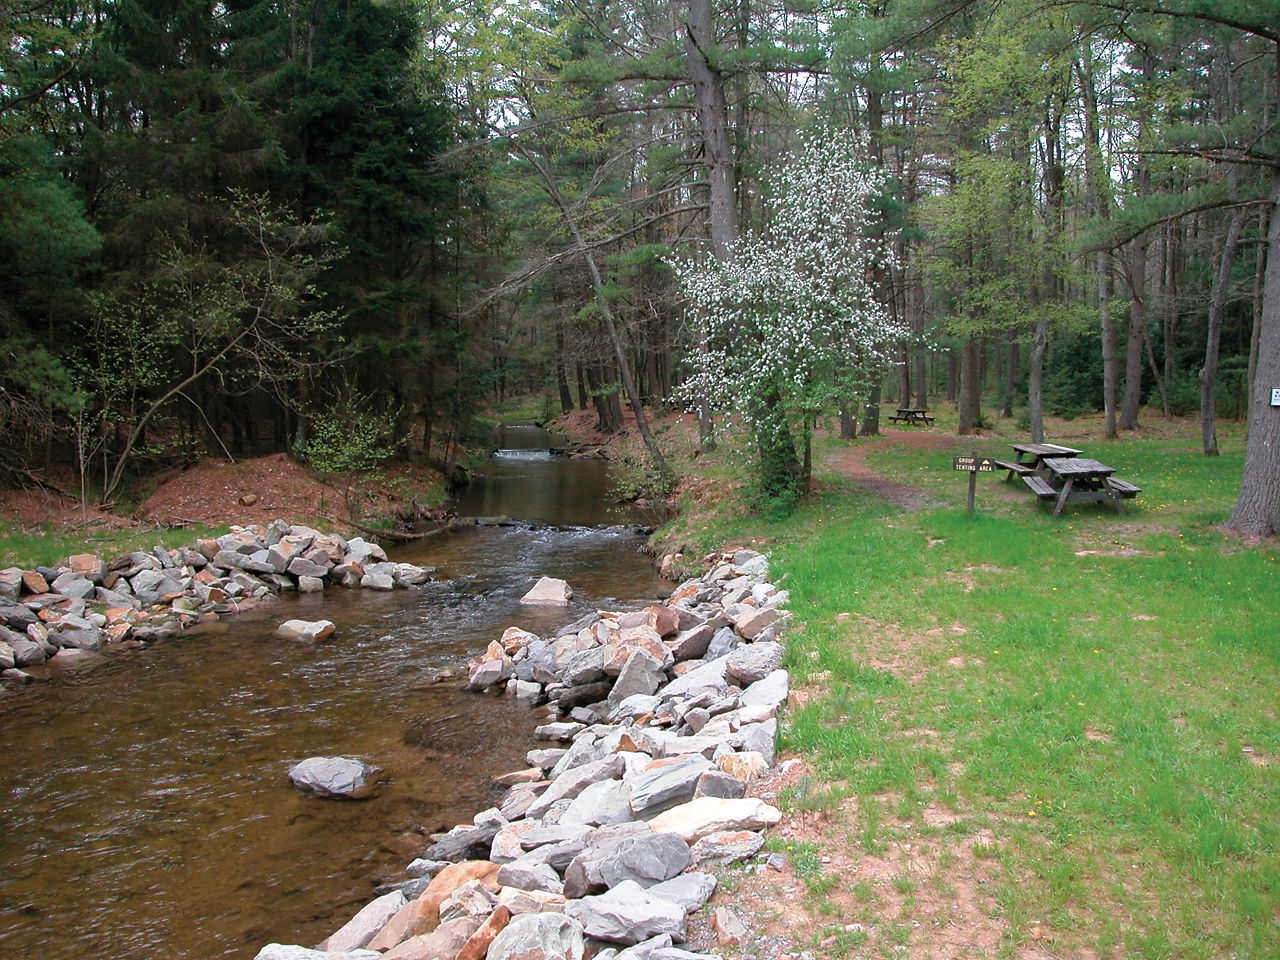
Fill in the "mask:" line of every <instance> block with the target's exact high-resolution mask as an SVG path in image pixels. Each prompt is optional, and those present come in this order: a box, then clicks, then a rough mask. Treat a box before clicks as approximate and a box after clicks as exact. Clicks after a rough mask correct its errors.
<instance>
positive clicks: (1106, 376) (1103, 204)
mask: <svg viewBox="0 0 1280 960" xmlns="http://www.w3.org/2000/svg"><path fill="white" fill-rule="evenodd" d="M1076 69H1077V71H1078V72H1079V74H1080V89H1081V94H1082V97H1081V99H1082V100H1083V101H1084V130H1085V137H1084V146H1085V171H1086V180H1087V185H1086V193H1087V195H1088V199H1089V201H1090V202H1089V206H1090V207H1091V208H1092V209H1093V212H1094V215H1095V216H1097V217H1098V218H1099V219H1102V220H1105V219H1107V218H1108V217H1110V215H1111V195H1110V192H1109V191H1110V184H1111V179H1110V177H1109V176H1108V175H1107V171H1106V165H1105V164H1104V162H1103V157H1102V141H1101V136H1100V133H1099V126H1098V88H1097V86H1096V85H1095V84H1094V79H1093V50H1092V49H1091V48H1090V46H1089V42H1088V41H1087V40H1086V41H1085V42H1084V44H1083V48H1082V50H1081V56H1080V58H1079V59H1078V60H1077V61H1076ZM1094 269H1095V271H1096V272H1097V275H1098V322H1099V324H1100V325H1101V327H1102V409H1103V417H1104V421H1105V427H1104V432H1105V435H1106V437H1107V439H1108V440H1112V439H1115V437H1116V396H1117V394H1118V393H1119V392H1120V391H1119V384H1120V369H1119V367H1118V365H1117V364H1116V349H1117V344H1118V340H1119V338H1118V336H1117V332H1116V325H1115V321H1113V320H1112V319H1111V294H1112V274H1111V255H1110V254H1109V253H1108V252H1107V251H1105V250H1100V251H1098V253H1097V257H1096V262H1095V264H1094Z"/></svg>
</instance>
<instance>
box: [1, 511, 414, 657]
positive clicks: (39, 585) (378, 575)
mask: <svg viewBox="0 0 1280 960" xmlns="http://www.w3.org/2000/svg"><path fill="white" fill-rule="evenodd" d="M432 572H433V568H431V567H417V566H413V565H412V564H407V563H391V562H389V561H388V560H387V555H386V553H385V552H383V549H382V548H381V547H380V546H378V545H377V544H376V543H367V542H366V541H365V540H363V539H362V538H360V537H356V538H354V539H352V540H346V539H343V538H342V537H340V536H337V535H336V534H331V533H321V532H320V531H319V530H313V529H311V528H310V527H303V526H298V525H296V524H295V525H290V524H287V523H285V522H283V521H280V520H277V521H275V522H273V523H271V524H270V525H269V526H265V527H263V526H258V525H254V526H245V527H232V528H231V532H230V533H228V534H226V535H225V536H221V537H218V538H217V539H216V540H197V541H196V542H195V544H193V545H191V546H187V547H180V548H179V549H176V550H165V549H164V548H162V547H156V548H155V549H154V550H152V551H151V552H149V553H148V552H142V551H138V552H134V553H129V554H125V555H123V556H119V557H116V558H115V559H114V560H104V559H103V558H102V557H98V556H95V555H93V554H79V555H77V556H74V557H71V558H70V559H68V560H67V561H66V562H65V563H63V564H61V565H60V566H58V567H56V568H48V567H40V568H37V569H35V570H23V569H21V568H18V567H10V568H8V569H5V570H0V677H3V678H5V679H9V680H15V681H19V682H24V681H27V680H30V679H31V677H30V674H28V673H26V672H25V671H24V670H23V669H22V668H24V667H29V666H36V665H38V664H42V663H44V662H45V661H46V660H49V659H53V660H55V661H57V662H66V661H72V660H74V659H75V658H77V657H84V656H87V655H91V654H88V653H86V651H89V652H91V651H97V650H101V649H102V648H103V647H104V646H107V645H109V644H113V643H115V644H118V643H121V642H123V641H134V642H147V641H151V640H157V639H162V638H165V637H169V636H174V635H176V634H178V633H180V632H181V631H182V630H183V629H185V628H186V627H188V626H190V625H192V624H194V623H197V622H200V621H202V620H211V619H216V618H217V617H220V616H226V615H231V614H235V613H238V612H240V611H241V610H243V609H245V607H246V606H248V605H251V604H253V603H257V602H260V601H263V600H267V599H271V598H274V597H276V596H278V595H279V594H280V593H282V592H284V591H289V590H298V591H302V592H310V591H318V590H323V589H324V587H325V586H326V585H328V584H340V585H342V586H346V587H365V588H368V589H373V590H391V589H394V588H397V587H410V586H417V585H418V584H421V583H424V582H426V581H427V580H428V579H429V578H430V575H431V574H432ZM321 623H324V621H321ZM318 632H319V633H323V630H321V631H318ZM297 635H298V636H299V637H305V636H307V631H302V632H300V633H299V634H297ZM310 637H311V638H312V639H315V638H316V637H317V632H315V631H313V632H311V633H310Z"/></svg>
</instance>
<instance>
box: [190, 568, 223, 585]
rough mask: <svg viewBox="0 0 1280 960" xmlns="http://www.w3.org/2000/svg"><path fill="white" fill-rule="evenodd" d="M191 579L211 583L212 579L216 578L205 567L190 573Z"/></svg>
mask: <svg viewBox="0 0 1280 960" xmlns="http://www.w3.org/2000/svg"><path fill="white" fill-rule="evenodd" d="M191 579H192V580H194V581H196V583H205V584H209V583H213V581H215V580H217V579H218V578H217V577H215V576H214V575H213V574H212V573H210V572H209V571H208V570H207V569H200V570H197V571H196V572H195V573H194V574H192V575H191Z"/></svg>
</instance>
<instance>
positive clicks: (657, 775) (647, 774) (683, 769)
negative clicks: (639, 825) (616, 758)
mask: <svg viewBox="0 0 1280 960" xmlns="http://www.w3.org/2000/svg"><path fill="white" fill-rule="evenodd" d="M714 769H716V766H715V764H713V763H712V762H711V761H710V760H708V759H707V758H706V757H704V756H702V755H701V754H696V753H694V754H685V755H683V756H678V757H671V758H669V759H663V760H657V761H654V762H653V763H651V764H649V766H648V767H647V768H646V769H645V770H643V771H642V772H641V773H640V774H638V775H637V776H636V777H635V778H634V779H633V780H632V781H631V811H632V813H634V814H635V815H636V816H637V817H641V818H644V817H651V816H654V815H655V814H658V813H661V812H662V811H663V810H666V809H667V808H669V807H674V806H675V805H676V804H678V803H684V802H685V801H686V800H692V799H693V794H694V790H695V789H696V787H697V785H698V778H700V777H701V776H702V775H703V774H704V773H707V772H708V771H710V770H714Z"/></svg>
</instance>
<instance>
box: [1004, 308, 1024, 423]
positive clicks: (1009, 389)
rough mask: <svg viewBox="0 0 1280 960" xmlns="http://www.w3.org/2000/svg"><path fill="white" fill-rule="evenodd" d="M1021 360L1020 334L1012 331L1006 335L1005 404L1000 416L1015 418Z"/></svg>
mask: <svg viewBox="0 0 1280 960" xmlns="http://www.w3.org/2000/svg"><path fill="white" fill-rule="evenodd" d="M1019 359H1020V356H1019V351H1018V333H1017V331H1016V330H1013V329H1010V330H1008V331H1007V332H1006V333H1005V355H1004V377H1003V381H1004V382H1003V387H1002V390H1001V392H1002V393H1003V394H1004V403H1002V404H1001V406H1000V416H1002V417H1012V416H1013V385H1014V383H1016V382H1017V379H1018V361H1019Z"/></svg>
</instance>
